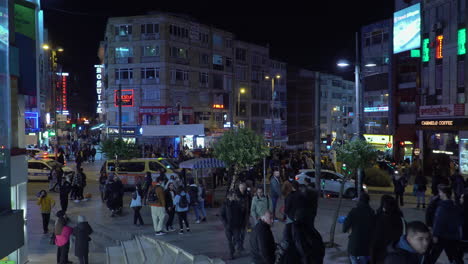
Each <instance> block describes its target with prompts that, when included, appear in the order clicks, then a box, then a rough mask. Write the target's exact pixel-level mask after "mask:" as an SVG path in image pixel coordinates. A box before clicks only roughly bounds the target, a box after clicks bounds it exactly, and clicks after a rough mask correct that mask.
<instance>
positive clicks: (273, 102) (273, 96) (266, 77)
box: [265, 74, 281, 147]
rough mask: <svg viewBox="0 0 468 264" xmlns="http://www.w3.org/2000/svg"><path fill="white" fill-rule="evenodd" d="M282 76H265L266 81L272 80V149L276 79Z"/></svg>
mask: <svg viewBox="0 0 468 264" xmlns="http://www.w3.org/2000/svg"><path fill="white" fill-rule="evenodd" d="M280 78H281V75H279V74H276V75H275V77H270V76H269V75H266V76H265V80H270V79H271V107H270V116H271V128H270V132H271V147H274V146H275V129H274V122H275V120H274V110H275V79H277V80H279V79H280Z"/></svg>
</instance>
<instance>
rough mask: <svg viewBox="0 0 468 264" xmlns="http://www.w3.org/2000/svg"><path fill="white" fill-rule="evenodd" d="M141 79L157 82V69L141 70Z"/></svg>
mask: <svg viewBox="0 0 468 264" xmlns="http://www.w3.org/2000/svg"><path fill="white" fill-rule="evenodd" d="M141 79H146V80H158V81H159V68H142V69H141Z"/></svg>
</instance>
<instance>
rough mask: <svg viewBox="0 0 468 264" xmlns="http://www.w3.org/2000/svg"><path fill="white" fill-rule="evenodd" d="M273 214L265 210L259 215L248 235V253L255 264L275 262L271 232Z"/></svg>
mask: <svg viewBox="0 0 468 264" xmlns="http://www.w3.org/2000/svg"><path fill="white" fill-rule="evenodd" d="M272 224H273V214H272V213H271V212H270V211H268V210H266V211H264V212H263V214H262V215H261V216H260V218H259V221H258V222H257V224H256V225H255V227H254V228H253V232H252V235H251V236H250V253H251V255H252V261H253V263H255V264H273V263H275V249H276V244H275V238H274V237H273V233H272V232H271V225H272Z"/></svg>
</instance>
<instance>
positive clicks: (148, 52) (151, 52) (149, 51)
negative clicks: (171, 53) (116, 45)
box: [142, 45, 160, 57]
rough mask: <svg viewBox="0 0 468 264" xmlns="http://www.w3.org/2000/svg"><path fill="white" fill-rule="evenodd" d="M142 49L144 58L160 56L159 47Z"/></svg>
mask: <svg viewBox="0 0 468 264" xmlns="http://www.w3.org/2000/svg"><path fill="white" fill-rule="evenodd" d="M142 49H143V52H142V53H143V56H144V57H155V56H159V55H160V53H159V46H157V45H150V46H143V47H142Z"/></svg>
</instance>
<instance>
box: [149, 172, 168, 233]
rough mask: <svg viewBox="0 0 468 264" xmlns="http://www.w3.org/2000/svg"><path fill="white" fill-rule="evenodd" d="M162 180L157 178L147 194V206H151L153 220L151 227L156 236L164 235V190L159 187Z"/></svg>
mask: <svg viewBox="0 0 468 264" xmlns="http://www.w3.org/2000/svg"><path fill="white" fill-rule="evenodd" d="M163 180H164V179H162V177H158V178H157V180H156V183H155V184H154V186H152V187H151V188H150V190H149V193H148V197H147V200H148V204H149V205H150V206H151V218H152V219H153V227H154V231H155V232H156V235H157V236H162V235H165V234H166V232H164V231H163V229H164V226H165V224H166V217H167V214H166V208H165V207H166V197H165V194H164V188H163V187H162V186H161V184H162V182H163Z"/></svg>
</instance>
